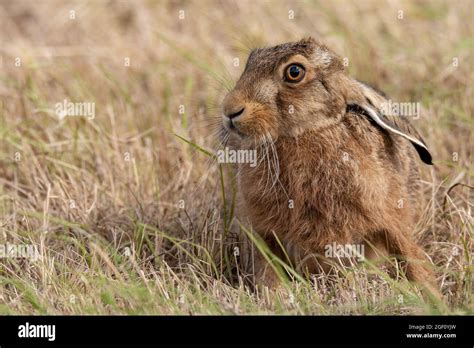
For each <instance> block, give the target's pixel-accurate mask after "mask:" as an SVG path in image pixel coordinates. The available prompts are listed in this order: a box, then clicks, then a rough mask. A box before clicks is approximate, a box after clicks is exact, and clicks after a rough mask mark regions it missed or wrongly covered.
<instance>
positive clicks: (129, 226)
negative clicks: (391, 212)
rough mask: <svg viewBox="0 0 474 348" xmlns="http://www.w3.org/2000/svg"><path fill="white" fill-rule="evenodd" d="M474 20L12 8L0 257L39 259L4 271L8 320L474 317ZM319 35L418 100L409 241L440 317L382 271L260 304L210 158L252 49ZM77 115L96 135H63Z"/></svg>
mask: <svg viewBox="0 0 474 348" xmlns="http://www.w3.org/2000/svg"><path fill="white" fill-rule="evenodd" d="M473 10H474V3H473V2H472V1H469V0H458V1H434V0H433V1H416V2H415V1H410V2H408V1H407V2H404V1H390V2H383V1H367V0H362V1H334V2H330V1H320V2H319V1H276V0H272V1H219V2H217V1H216V2H214V1H205V0H204V1H201V0H200V1H176V2H165V1H130V2H128V1H50V0H45V1H21V0H20V1H1V2H0V38H1V42H2V45H1V47H0V101H1V103H0V212H1V215H0V231H1V233H0V244H3V245H6V244H13V245H23V244H28V245H32V246H33V247H36V248H37V250H38V251H39V253H40V255H41V258H40V259H38V260H32V259H22V258H13V257H8V258H2V259H0V313H12V314H19V313H21V314H29V313H34V314H46V313H48V314H89V313H91V314H95V313H100V314H107V313H122V314H177V313H179V314H188V313H189V314H198V313H201V314H232V313H235V314H255V313H265V314H267V313H268V314H272V313H273V314H346V313H353V314H412V313H426V314H434V313H473V312H474V305H473V296H472V292H473V280H472V267H473V260H472V259H473V256H474V252H473V249H474V247H473V233H474V229H473V226H474V224H473V216H472V211H473V201H474V200H473V197H474V190H473V187H472V186H474V171H473V168H472V165H473V152H474V138H473V130H474V118H473V116H472V115H473V113H474V83H473V82H474V79H473V78H474V71H473V63H474V57H473V34H474V22H473V21H472V13H473V12H474V11H473ZM71 11H73V12H71ZM180 11H184V12H180ZM289 11H293V12H289ZM400 11H402V12H400ZM292 14H294V19H291V18H289V17H292V16H291V15H292ZM183 15H184V18H183V19H180V16H181V17H182V16H183ZM72 17H73V18H72ZM400 17H403V18H400ZM309 35H312V36H314V37H316V38H318V39H320V40H322V41H324V42H325V43H327V44H328V45H329V46H330V47H332V48H333V49H334V50H335V51H336V52H338V53H339V54H340V55H341V56H342V57H346V58H348V62H349V66H348V70H349V72H350V73H351V74H352V75H353V76H354V77H356V78H358V79H360V80H363V81H366V82H368V83H370V84H372V85H374V86H376V87H378V88H379V89H382V90H384V91H385V92H386V93H387V94H388V95H390V96H391V98H392V99H393V100H397V101H404V102H405V101H407V102H408V101H413V102H420V103H422V105H423V108H424V112H423V114H422V115H421V118H420V119H419V120H417V121H416V127H417V128H418V129H419V130H420V132H421V133H422V134H423V136H424V138H425V140H426V142H427V143H428V144H429V147H430V149H431V151H432V153H433V155H434V159H435V166H434V167H433V168H432V169H431V168H429V167H426V166H425V167H424V169H423V189H424V197H425V205H424V213H423V216H422V219H421V220H420V222H419V223H418V225H417V227H416V230H415V231H414V233H415V238H416V239H417V241H419V243H420V244H421V245H423V247H424V250H425V251H426V253H427V255H429V256H430V258H431V259H432V261H433V264H434V268H435V269H436V278H437V282H438V284H439V286H440V288H441V291H442V292H443V294H444V296H445V301H444V302H443V303H441V302H438V303H436V302H435V303H428V302H426V301H425V299H423V298H422V297H420V296H419V293H418V292H417V291H416V289H415V288H414V287H413V285H412V284H409V283H408V282H407V281H403V280H400V281H394V280H392V279H390V278H387V277H384V276H383V274H382V275H381V274H379V275H374V274H373V273H374V271H371V269H370V267H368V268H360V267H354V268H349V269H345V270H342V275H341V276H338V277H332V278H331V279H329V278H328V277H316V278H315V279H313V282H307V281H304V280H294V281H292V282H284V283H283V285H282V287H281V288H279V289H276V290H272V289H259V290H258V291H253V290H252V289H250V288H249V287H248V285H247V284H248V282H247V280H250V281H251V279H252V255H254V254H253V253H255V252H258V249H259V246H258V243H257V245H255V244H254V243H252V241H251V240H249V238H248V236H247V234H246V233H245V229H246V228H247V227H245V226H243V225H241V224H240V223H239V220H238V216H237V217H236V216H234V212H233V204H232V197H229V193H228V192H232V189H230V190H229V189H228V188H229V185H231V182H229V180H228V178H227V176H226V175H225V168H222V167H220V166H218V165H216V164H215V163H213V161H212V160H211V158H210V157H209V156H208V154H206V153H205V151H204V150H206V151H211V152H212V149H213V146H214V144H215V138H214V135H213V131H214V130H215V127H216V122H219V121H218V120H219V117H220V109H219V108H220V102H221V101H222V98H223V96H224V95H225V93H226V90H227V88H230V87H232V84H233V83H234V82H235V80H236V79H237V78H238V76H239V74H240V73H241V72H242V70H243V66H244V64H245V59H246V55H247V54H248V52H249V49H250V48H252V47H256V46H259V45H272V44H277V43H281V42H286V41H290V40H295V39H299V38H301V37H305V36H309ZM18 58H19V59H18ZM15 63H19V64H15ZM127 63H129V64H127ZM236 63H239V64H236ZM17 65H19V66H17ZM65 99H66V100H68V101H71V102H78V103H79V102H80V103H83V102H85V103H95V118H93V119H88V118H87V117H65V118H63V119H59V117H58V115H57V113H56V110H55V105H56V104H57V103H61V102H63V101H64V100H65ZM223 187H225V189H223ZM224 193H226V196H225V197H224Z"/></svg>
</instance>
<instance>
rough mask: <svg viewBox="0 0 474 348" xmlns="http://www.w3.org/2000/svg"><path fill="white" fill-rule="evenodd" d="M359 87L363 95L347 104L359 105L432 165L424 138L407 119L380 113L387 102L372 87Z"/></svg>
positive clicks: (376, 121)
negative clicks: (411, 145)
mask: <svg viewBox="0 0 474 348" xmlns="http://www.w3.org/2000/svg"><path fill="white" fill-rule="evenodd" d="M357 85H359V87H361V92H362V95H357V98H354V99H355V100H352V101H351V100H348V103H347V104H348V105H357V106H358V107H360V108H361V109H362V110H364V114H365V115H367V116H368V117H370V118H371V119H372V120H373V121H374V122H375V123H376V124H377V125H378V126H380V127H381V128H383V129H385V130H386V131H388V132H390V133H392V134H396V135H399V136H401V137H403V138H405V139H407V140H409V141H410V142H411V143H412V144H413V146H414V147H415V149H416V151H417V152H418V155H419V156H420V159H421V160H422V161H423V162H425V163H426V164H430V165H432V164H433V162H432V157H431V154H430V152H429V151H428V148H427V147H426V144H425V142H424V141H423V138H422V137H421V135H420V134H419V133H418V131H417V130H416V129H415V127H413V126H412V125H411V124H410V122H409V121H408V120H407V119H406V117H400V116H390V115H383V114H382V113H381V111H380V110H381V104H382V103H383V102H386V100H385V99H384V98H383V97H382V96H381V95H379V94H378V93H377V92H375V91H374V90H372V89H371V88H370V87H368V86H366V85H364V84H362V83H360V82H357Z"/></svg>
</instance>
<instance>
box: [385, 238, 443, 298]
mask: <svg viewBox="0 0 474 348" xmlns="http://www.w3.org/2000/svg"><path fill="white" fill-rule="evenodd" d="M378 242H379V243H378V244H379V245H382V246H383V248H384V249H385V250H386V251H387V253H388V254H389V255H392V256H395V257H397V259H399V260H400V261H403V262H404V263H405V264H404V271H405V274H406V277H407V279H408V280H410V281H413V282H416V283H418V284H420V285H422V286H423V287H425V288H426V289H427V290H429V292H431V293H432V294H433V295H435V296H436V297H438V298H441V294H440V292H439V290H438V289H437V286H436V281H435V279H434V275H433V272H432V271H431V269H430V267H429V264H428V260H427V258H426V257H425V255H424V254H423V251H422V249H421V248H420V247H419V246H418V245H417V244H416V243H415V242H414V241H412V240H410V239H409V238H408V237H407V236H406V235H405V234H404V233H403V232H402V231H399V230H391V231H384V232H382V233H381V234H380V235H379V238H378ZM381 242H382V243H381Z"/></svg>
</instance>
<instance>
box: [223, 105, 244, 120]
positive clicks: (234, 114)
mask: <svg viewBox="0 0 474 348" xmlns="http://www.w3.org/2000/svg"><path fill="white" fill-rule="evenodd" d="M244 110H245V107H243V108H242V109H240V110H239V111H237V112H231V113H228V114H226V115H225V116H226V117H227V118H229V119H230V120H232V119H233V118H236V117H238V116H240V115H242V113H243V112H244Z"/></svg>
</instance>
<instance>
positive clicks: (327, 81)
mask: <svg viewBox="0 0 474 348" xmlns="http://www.w3.org/2000/svg"><path fill="white" fill-rule="evenodd" d="M342 71H343V65H342V63H341V60H340V58H339V57H338V56H337V55H336V54H335V53H333V52H332V51H330V50H329V49H328V48H327V47H325V46H323V45H320V44H319V43H318V42H316V40H314V39H312V38H309V39H304V40H301V41H298V42H293V43H286V44H282V45H278V46H274V47H269V48H260V49H256V50H254V51H252V52H251V54H250V56H249V58H248V61H247V64H246V66H245V70H244V72H243V73H242V76H241V77H240V79H239V80H238V82H237V84H236V86H235V88H234V89H233V90H232V91H231V92H230V93H229V94H228V95H227V96H226V98H225V100H224V109H223V112H224V115H223V122H224V127H225V128H226V129H227V130H229V131H231V132H234V133H235V134H237V135H239V136H240V137H241V138H242V139H249V140H253V141H257V142H258V141H259V139H261V137H262V136H265V135H271V136H272V137H273V138H276V137H279V136H296V135H298V134H299V133H301V132H302V131H304V130H306V129H318V128H322V127H326V126H328V125H331V124H333V123H335V122H337V121H338V120H339V119H340V117H342V114H343V112H344V111H345V107H346V104H345V98H344V97H343V94H342V92H340V91H339V90H340V85H341V84H340V83H339V79H340V77H341V75H342Z"/></svg>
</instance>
